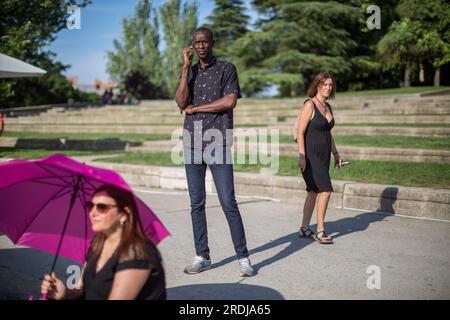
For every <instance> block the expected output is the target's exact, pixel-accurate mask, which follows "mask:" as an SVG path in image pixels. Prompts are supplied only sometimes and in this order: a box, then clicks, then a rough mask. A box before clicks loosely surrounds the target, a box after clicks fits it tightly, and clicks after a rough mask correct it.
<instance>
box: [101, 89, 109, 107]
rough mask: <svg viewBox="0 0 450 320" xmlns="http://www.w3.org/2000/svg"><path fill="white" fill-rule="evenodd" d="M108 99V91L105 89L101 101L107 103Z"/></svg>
mask: <svg viewBox="0 0 450 320" xmlns="http://www.w3.org/2000/svg"><path fill="white" fill-rule="evenodd" d="M108 101H109V93H108V90H105V91H104V92H103V95H102V103H103V104H108Z"/></svg>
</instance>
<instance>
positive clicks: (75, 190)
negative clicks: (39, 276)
mask: <svg viewBox="0 0 450 320" xmlns="http://www.w3.org/2000/svg"><path fill="white" fill-rule="evenodd" d="M80 182H81V176H78V177H77V183H76V185H75V187H74V188H73V192H72V196H71V198H70V205H69V212H67V216H66V221H65V222H64V228H63V230H62V233H61V237H60V238H59V243H58V248H57V249H56V253H55V257H54V258H53V263H52V268H51V270H50V274H52V272H53V271H54V270H55V265H56V260H57V259H58V254H59V250H60V249H61V244H62V240H63V238H64V234H65V232H66V228H67V225H68V223H69V218H70V214H71V212H72V208H73V205H74V204H75V200H76V199H77V193H78V190H79V188H80Z"/></svg>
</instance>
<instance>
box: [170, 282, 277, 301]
mask: <svg viewBox="0 0 450 320" xmlns="http://www.w3.org/2000/svg"><path fill="white" fill-rule="evenodd" d="M167 298H168V299H170V300H234V299H236V300H238V299H240V300H255V299H256V300H284V298H283V296H282V295H281V294H280V293H279V292H278V291H276V290H274V289H271V288H267V287H263V286H256V285H249V284H240V283H208V284H194V285H186V286H180V287H174V288H168V289H167Z"/></svg>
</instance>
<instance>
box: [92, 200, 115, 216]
mask: <svg viewBox="0 0 450 320" xmlns="http://www.w3.org/2000/svg"><path fill="white" fill-rule="evenodd" d="M94 207H95V208H96V209H97V212H98V213H106V212H108V211H109V210H111V208H114V207H119V206H118V205H117V204H106V203H93V202H91V201H88V202H86V209H87V210H88V212H91V211H92V209H94Z"/></svg>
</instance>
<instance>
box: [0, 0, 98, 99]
mask: <svg viewBox="0 0 450 320" xmlns="http://www.w3.org/2000/svg"><path fill="white" fill-rule="evenodd" d="M90 2H91V1H90V0H82V1H73V0H72V1H67V0H45V1H42V0H30V1H27V2H26V3H24V1H20V0H3V1H2V6H1V17H2V19H0V52H2V53H4V54H6V55H9V56H12V57H14V58H17V59H20V60H23V61H25V62H27V63H30V64H33V65H35V66H38V67H40V68H42V69H44V70H46V71H47V73H46V74H45V75H44V76H41V77H34V78H18V79H0V106H1V107H6V108H8V107H18V106H25V105H36V104H50V103H66V102H70V101H77V100H85V99H88V100H91V99H92V98H93V97H94V96H92V95H89V94H86V93H82V92H80V91H78V90H75V89H73V88H72V86H71V83H70V81H68V80H67V79H66V78H65V77H64V76H63V75H62V72H63V71H64V70H66V69H67V68H68V67H69V66H67V65H62V64H61V63H59V62H57V61H55V59H54V57H55V54H54V53H52V52H51V51H50V50H47V49H46V47H47V46H48V45H49V44H50V43H51V42H52V41H54V40H55V38H56V34H57V32H58V31H60V30H62V29H64V28H66V23H67V18H68V17H69V14H70V13H68V12H67V9H66V8H67V7H68V6H69V5H75V4H76V5H78V6H79V7H85V6H86V5H88V4H89V3H90ZM94 98H95V97H94Z"/></svg>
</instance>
